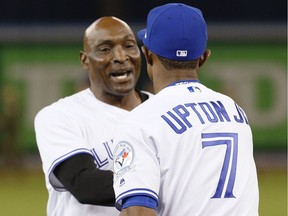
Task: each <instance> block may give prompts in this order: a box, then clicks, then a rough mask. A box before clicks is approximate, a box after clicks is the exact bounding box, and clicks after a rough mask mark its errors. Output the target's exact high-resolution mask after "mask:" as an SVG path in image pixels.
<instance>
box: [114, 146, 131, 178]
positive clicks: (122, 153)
mask: <svg viewBox="0 0 288 216" xmlns="http://www.w3.org/2000/svg"><path fill="white" fill-rule="evenodd" d="M133 156H134V151H133V148H132V146H131V145H130V144H129V143H127V142H120V143H118V145H117V146H116V149H115V152H114V157H115V158H114V172H115V173H116V175H120V174H123V173H124V172H126V171H127V170H130V169H131V163H132V161H133Z"/></svg>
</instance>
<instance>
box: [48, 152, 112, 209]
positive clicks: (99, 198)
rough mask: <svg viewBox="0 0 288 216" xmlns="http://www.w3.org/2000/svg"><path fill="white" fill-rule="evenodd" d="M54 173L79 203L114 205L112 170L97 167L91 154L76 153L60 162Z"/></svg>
mask: <svg viewBox="0 0 288 216" xmlns="http://www.w3.org/2000/svg"><path fill="white" fill-rule="evenodd" d="M54 174H55V176H56V177H57V178H58V179H59V181H60V182H61V183H62V184H63V185H64V186H65V188H66V189H67V190H68V191H69V192H70V193H71V194H72V195H73V196H74V197H75V198H76V199H77V200H78V201H79V202H80V203H82V204H93V205H103V206H114V205H115V194H114V190H113V172H112V171H110V170H100V169H97V167H96V165H95V163H94V159H93V157H92V155H89V154H77V155H75V156H73V157H71V158H69V159H67V160H65V161H63V162H62V163H60V164H59V165H58V166H57V167H56V168H55V170H54Z"/></svg>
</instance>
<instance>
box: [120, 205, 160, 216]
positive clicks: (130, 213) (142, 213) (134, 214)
mask: <svg viewBox="0 0 288 216" xmlns="http://www.w3.org/2000/svg"><path fill="white" fill-rule="evenodd" d="M119 216H156V211H155V210H154V209H152V208H146V207H142V206H131V207H128V208H125V209H122V211H121V213H120V215H119Z"/></svg>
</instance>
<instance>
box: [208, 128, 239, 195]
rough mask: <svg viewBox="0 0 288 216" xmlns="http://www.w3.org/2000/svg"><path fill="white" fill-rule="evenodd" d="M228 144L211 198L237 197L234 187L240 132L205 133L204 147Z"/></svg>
mask: <svg viewBox="0 0 288 216" xmlns="http://www.w3.org/2000/svg"><path fill="white" fill-rule="evenodd" d="M219 145H226V152H225V157H224V162H223V166H222V169H221V173H220V178H219V181H218V185H217V188H216V192H215V194H214V195H213V196H212V197H211V198H221V197H223V195H222V194H223V192H224V198H235V196H234V195H233V188H234V183H235V176H236V166H237V154H238V134H237V133H203V134H202V148H207V147H215V146H219Z"/></svg>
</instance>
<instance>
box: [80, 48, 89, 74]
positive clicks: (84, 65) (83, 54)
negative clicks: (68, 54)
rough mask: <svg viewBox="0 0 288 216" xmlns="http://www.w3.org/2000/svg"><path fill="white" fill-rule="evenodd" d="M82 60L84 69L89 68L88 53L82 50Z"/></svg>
mask: <svg viewBox="0 0 288 216" xmlns="http://www.w3.org/2000/svg"><path fill="white" fill-rule="evenodd" d="M80 62H81V66H82V68H83V69H85V70H88V68H89V66H88V63H89V59H88V56H87V53H86V52H84V51H80Z"/></svg>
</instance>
